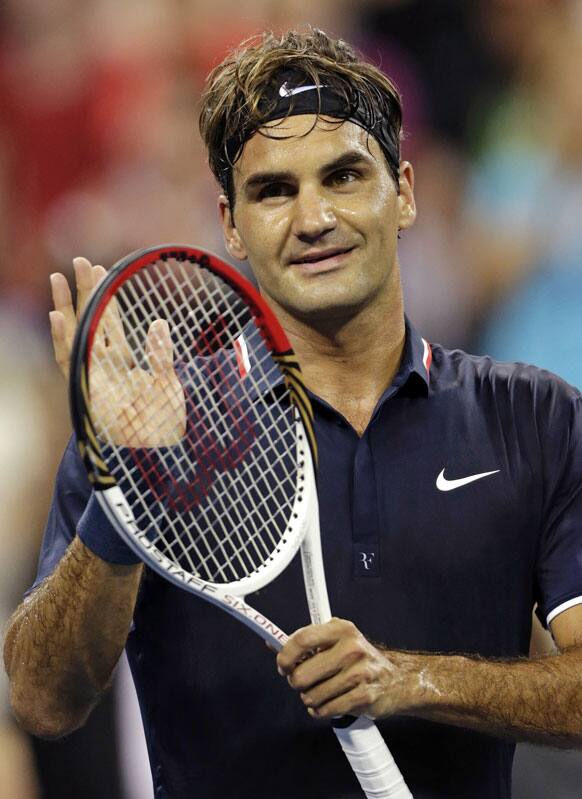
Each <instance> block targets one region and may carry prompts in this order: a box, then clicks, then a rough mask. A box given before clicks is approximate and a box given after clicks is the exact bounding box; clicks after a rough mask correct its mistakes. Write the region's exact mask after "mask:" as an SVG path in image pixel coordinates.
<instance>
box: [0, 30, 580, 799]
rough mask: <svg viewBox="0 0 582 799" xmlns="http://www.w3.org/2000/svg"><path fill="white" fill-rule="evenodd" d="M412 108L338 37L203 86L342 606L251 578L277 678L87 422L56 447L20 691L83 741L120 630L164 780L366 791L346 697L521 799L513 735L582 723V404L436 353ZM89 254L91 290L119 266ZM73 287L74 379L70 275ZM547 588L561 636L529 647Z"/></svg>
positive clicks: (430, 761)
mask: <svg viewBox="0 0 582 799" xmlns="http://www.w3.org/2000/svg"><path fill="white" fill-rule="evenodd" d="M400 119H401V112H400V101H399V97H398V94H397V92H396V90H395V88H394V87H393V85H392V84H391V83H390V81H389V80H388V79H387V78H386V77H384V76H383V75H382V74H381V73H380V72H378V71H377V70H376V69H375V68H373V67H372V66H370V65H368V64H365V63H363V62H361V61H359V60H358V59H357V58H356V56H355V55H354V53H353V51H352V50H351V49H350V48H349V47H348V46H347V45H346V44H345V43H343V42H341V41H333V40H331V39H329V38H328V37H327V36H325V34H323V33H321V32H318V31H314V32H312V33H310V34H306V35H300V34H296V33H290V34H287V35H286V36H284V37H282V38H281V39H277V38H275V37H273V36H270V35H269V36H265V37H264V38H263V39H262V40H260V41H258V42H257V43H255V44H254V45H250V46H247V47H246V48H245V49H243V50H242V51H241V52H239V53H237V54H235V55H233V56H232V57H231V58H229V59H227V61H225V62H224V63H223V64H222V65H220V66H219V67H217V68H216V69H215V71H214V72H213V74H212V75H211V76H210V79H209V87H208V91H207V93H206V94H205V96H204V98H203V104H202V114H201V131H202V135H203V138H204V140H205V142H206V144H207V146H208V148H209V156H210V164H211V167H212V169H213V171H214V173H215V175H216V176H217V178H218V180H219V181H220V183H221V185H222V188H223V191H224V194H222V195H221V197H220V200H219V208H220V213H221V218H222V223H223V227H224V233H225V239H226V244H227V247H228V250H229V252H230V254H231V255H232V256H233V257H234V258H236V259H248V260H249V262H250V263H251V265H252V268H253V270H254V274H255V276H256V278H257V281H258V283H259V286H260V288H261V291H262V293H263V294H264V296H265V297H266V299H267V300H268V302H269V303H270V305H271V306H272V308H273V310H274V311H275V313H276V314H277V316H278V318H279V320H280V321H281V323H282V325H283V327H284V328H285V330H286V332H287V335H288V336H289V339H290V341H291V343H292V345H293V347H294V349H295V351H296V353H297V355H298V358H299V361H300V363H301V366H302V369H303V371H304V376H305V381H306V384H307V386H308V388H309V389H310V391H311V395H312V400H313V404H314V408H315V414H316V434H317V438H318V444H319V449H320V472H319V484H318V490H319V494H320V504H321V517H322V535H323V546H324V556H325V559H326V567H327V577H328V582H329V588H330V598H331V605H332V608H333V609H334V612H335V613H336V614H337V616H338V617H341V618H336V619H334V620H333V621H331V622H330V623H328V624H325V625H321V626H314V625H308V626H304V625H305V623H306V611H305V603H304V598H303V596H302V588H301V578H300V575H299V571H298V570H299V567H298V565H297V563H296V562H295V563H294V564H292V566H291V567H290V569H289V570H288V571H286V572H285V573H284V575H283V576H282V577H281V578H280V579H279V580H278V581H277V582H276V583H275V584H273V585H271V586H268V587H267V588H265V589H263V590H262V591H260V592H258V595H255V596H253V597H252V603H253V605H256V606H258V607H259V608H260V609H261V610H262V611H263V612H265V614H266V615H267V616H269V617H271V618H274V619H277V621H278V622H279V623H280V624H281V626H282V627H283V628H284V629H296V630H297V632H296V633H295V634H294V635H292V637H291V638H290V640H289V642H288V644H287V645H286V646H285V647H284V648H283V650H282V651H281V652H280V653H279V655H278V656H277V670H278V672H279V674H277V671H276V670H275V665H274V663H273V658H272V655H270V653H268V652H265V651H263V648H262V647H261V646H257V644H256V642H255V641H253V640H252V639H250V638H249V635H248V632H247V631H246V630H245V629H244V628H243V627H242V626H241V625H240V624H238V623H237V622H235V621H233V620H232V619H230V618H229V617H227V616H226V615H225V614H221V613H220V611H217V610H216V609H215V608H213V607H211V606H208V605H206V604H205V603H201V602H199V601H197V600H196V599H195V598H193V597H191V596H190V595H188V594H187V593H186V592H183V591H180V590H179V589H177V588H175V587H174V586H172V585H171V584H169V583H167V582H166V581H164V580H163V579H161V578H159V577H158V576H157V575H155V574H153V573H152V572H151V571H149V570H147V569H145V570H144V569H143V568H142V567H141V566H140V565H139V564H136V563H135V557H134V556H133V554H132V553H131V552H129V550H127V548H126V547H125V546H124V545H123V544H122V543H121V541H120V540H119V539H118V538H117V536H116V534H115V532H114V531H113V530H112V529H111V528H110V527H109V525H108V524H107V523H106V521H105V519H104V517H103V515H102V514H101V513H100V511H99V508H98V505H97V504H96V503H95V502H94V501H93V500H91V499H90V490H89V487H88V485H87V484H86V480H85V478H84V473H83V470H82V467H81V465H80V462H79V458H78V455H77V453H76V449H75V446H74V443H72V444H71V445H70V447H69V449H68V450H67V452H66V454H65V457H64V460H63V464H62V465H61V469H60V472H59V476H58V480H57V487H56V493H55V499H54V502H53V507H52V509H51V514H50V517H49V523H48V526H47V531H46V535H45V542H44V545H43V552H42V556H41V563H40V567H39V574H38V576H37V581H36V583H35V587H34V590H33V591H32V593H31V594H30V595H29V597H28V599H27V601H26V602H25V603H23V605H21V607H20V608H19V609H18V610H17V611H16V613H15V616H14V619H13V622H12V625H11V627H10V629H9V631H8V635H7V639H6V647H5V661H6V665H7V670H8V672H9V674H10V677H11V681H12V701H13V706H14V709H15V712H16V714H17V716H18V717H19V718H20V719H21V721H22V723H24V724H25V726H27V727H28V728H29V729H31V730H33V731H34V732H36V733H37V734H40V735H47V736H59V735H63V734H66V733H67V732H68V731H69V730H72V729H74V728H76V727H78V726H79V725H81V724H82V723H83V722H84V720H85V719H86V717H87V716H88V714H89V713H90V711H91V709H92V707H93V706H94V705H95V704H96V702H97V701H98V700H99V696H100V695H101V693H102V692H103V691H104V690H105V689H106V688H107V686H108V684H109V682H110V679H111V673H112V670H113V668H114V666H115V663H116V662H117V659H118V657H119V655H120V653H121V651H122V649H123V647H124V646H126V647H127V651H128V655H129V658H130V662H131V666H132V670H133V675H134V679H135V682H136V687H137V690H138V695H139V698H140V703H141V708H142V714H143V718H144V725H145V729H146V735H147V739H148V746H149V753H150V759H151V764H152V772H153V779H154V785H155V792H156V796H157V797H172V799H182V797H192V796H199V797H215V796H224V795H230V796H237V797H239V796H240V797H256V796H265V797H266V796H270V797H295V796H297V795H303V796H310V797H316V796H317V797H334V799H338V797H357V796H360V795H361V794H360V791H359V788H358V786H357V784H356V781H355V779H354V777H353V775H352V774H351V772H350V769H349V767H348V765H347V763H346V762H345V761H344V759H343V755H342V754H341V752H340V751H339V749H338V747H337V743H336V741H335V740H334V736H333V735H332V734H331V733H330V731H329V730H328V729H327V726H326V724H325V723H324V724H321V723H319V720H327V719H329V718H330V717H332V716H334V715H338V714H343V713H353V714H368V715H370V716H372V717H374V718H376V719H378V720H379V726H380V729H381V731H382V732H383V734H384V736H385V738H386V739H387V741H388V743H389V746H390V747H391V749H392V751H393V753H394V755H395V758H396V760H397V762H398V764H399V765H400V767H401V769H402V771H403V773H404V776H405V778H406V780H407V782H408V784H409V786H410V788H411V790H412V792H413V794H414V795H415V797H417V799H436V798H437V797H438V798H442V799H445V797H446V799H452V798H453V797H463V799H485V798H486V799H498V798H499V799H500V798H501V797H503V798H505V797H509V796H510V771H511V759H512V755H513V744H512V743H510V742H504V741H503V740H502V739H504V738H506V739H513V740H518V739H524V740H533V741H539V742H546V743H549V744H553V745H559V746H566V747H567V746H578V745H579V744H580V743H581V741H582V707H581V705H582V690H581V688H582V676H581V675H582V670H581V667H582V604H581V603H582V535H581V533H580V519H581V516H582V492H581V491H580V486H581V485H582V421H581V419H582V416H581V413H580V411H581V398H580V395H579V394H578V393H577V392H576V391H575V390H573V389H571V388H570V387H568V386H567V385H565V384H564V383H563V382H561V381H560V380H558V379H557V378H554V377H553V376H551V375H548V374H547V373H544V372H541V371H539V370H536V369H534V368H533V367H526V366H518V365H514V366H510V365H499V364H495V363H493V362H491V361H490V360H489V359H487V358H475V357H472V356H468V355H465V354H464V353H461V352H449V351H446V350H444V349H443V348H441V347H439V346H437V345H435V346H434V347H432V348H431V347H429V345H428V344H427V343H426V342H425V341H424V340H423V339H421V338H420V336H419V335H418V334H417V333H416V331H415V330H414V329H413V328H412V327H411V326H410V325H409V324H408V322H407V321H406V320H405V317H404V313H403V304H402V293H401V289H400V273H399V263H398V256H397V237H398V233H399V231H400V230H405V229H406V228H408V227H409V226H410V225H411V224H412V223H413V222H414V219H415V214H416V211H415V205H414V196H413V171H412V167H411V166H410V164H408V163H406V162H402V163H400V162H399V137H400ZM75 268H76V275H77V284H78V289H79V305H80V307H82V306H83V305H84V303H85V301H86V298H87V295H88V293H89V291H90V290H91V287H92V285H93V283H94V282H95V281H96V280H98V279H99V278H100V276H101V275H102V269H101V268H100V267H91V265H90V264H89V263H88V262H87V261H85V260H84V259H79V260H78V261H77V262H76V264H75ZM53 294H54V300H55V309H56V310H55V312H53V313H52V330H53V338H54V342H55V351H56V355H57V360H58V361H59V363H60V364H61V368H62V369H63V371H64V372H65V374H66V372H67V363H68V357H69V352H70V342H71V337H72V334H73V331H74V327H75V315H74V310H73V308H72V305H71V300H70V293H69V290H68V286H67V285H66V281H65V280H64V278H63V277H62V276H56V277H54V278H53ZM75 530H76V531H77V535H75ZM536 602H537V605H538V612H539V614H540V616H541V618H542V619H543V620H544V622H547V623H549V624H550V627H551V630H552V633H553V635H554V638H555V640H556V643H557V645H558V647H559V648H560V650H561V652H560V654H558V655H556V656H554V657H548V658H545V659H542V660H529V659H527V658H526V655H527V649H528V642H529V635H530V628H531V610H532V606H533V604H534V603H536ZM348 620H349V621H348ZM218 628H220V634H218V631H217V629H218ZM297 628H299V629H297ZM372 641H378V642H381V643H379V644H375V643H372ZM314 652H315V653H316V654H313V653H314ZM419 653H424V654H419ZM457 653H464V654H457ZM279 675H281V676H279ZM284 678H286V679H284ZM287 683H289V684H290V685H291V687H292V688H293V689H295V691H297V692H298V694H299V696H298V697H296V696H293V695H292V692H291V691H290V689H289V687H288V685H287ZM306 710H307V712H306ZM310 717H311V718H310Z"/></svg>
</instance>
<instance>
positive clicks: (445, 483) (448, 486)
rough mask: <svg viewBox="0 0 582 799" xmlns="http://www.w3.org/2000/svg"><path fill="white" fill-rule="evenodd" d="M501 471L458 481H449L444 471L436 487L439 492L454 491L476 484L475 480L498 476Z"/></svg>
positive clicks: (437, 480) (471, 476)
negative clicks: (493, 475)
mask: <svg viewBox="0 0 582 799" xmlns="http://www.w3.org/2000/svg"><path fill="white" fill-rule="evenodd" d="M499 471H500V470H499V469H495V470H494V471H493V472H481V474H471V475H469V477H459V478H458V479H457V480H447V478H446V477H445V470H444V469H443V470H442V472H441V473H440V474H439V476H438V477H437V479H436V487H437V488H438V490H439V491H454V489H455V488H460V487H461V486H466V485H468V484H469V483H474V482H475V480H481V479H482V478H483V477H489V475H491V474H497V472H499Z"/></svg>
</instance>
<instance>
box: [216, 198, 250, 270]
mask: <svg viewBox="0 0 582 799" xmlns="http://www.w3.org/2000/svg"><path fill="white" fill-rule="evenodd" d="M218 212H219V214H220V221H221V222H222V232H223V234H224V243H225V245H226V249H227V251H228V254H229V255H232V257H233V258H236V259H237V261H246V259H247V251H246V249H245V246H244V244H243V243H242V240H241V238H240V236H239V234H238V230H237V229H236V227H235V224H234V219H233V215H232V212H231V209H230V203H229V201H228V198H227V196H226V194H221V195H220V196H219V198H218Z"/></svg>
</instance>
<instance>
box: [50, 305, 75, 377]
mask: <svg viewBox="0 0 582 799" xmlns="http://www.w3.org/2000/svg"><path fill="white" fill-rule="evenodd" d="M49 321H50V326H51V336H52V340H53V349H54V352H55V360H56V362H57V364H58V367H59V369H60V370H61V373H62V374H63V377H64V378H65V380H68V379H69V363H70V360H71V347H70V340H69V339H68V337H67V330H66V323H65V318H64V316H63V314H62V312H61V311H50V313H49Z"/></svg>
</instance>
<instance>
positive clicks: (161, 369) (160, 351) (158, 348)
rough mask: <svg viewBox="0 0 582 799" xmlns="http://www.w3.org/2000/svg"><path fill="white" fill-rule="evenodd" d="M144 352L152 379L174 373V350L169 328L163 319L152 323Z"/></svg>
mask: <svg viewBox="0 0 582 799" xmlns="http://www.w3.org/2000/svg"><path fill="white" fill-rule="evenodd" d="M146 352H147V358H148V363H149V365H150V369H151V370H152V373H153V375H154V378H162V377H166V378H167V377H168V376H169V375H171V374H173V371H174V348H173V345H172V337H171V335H170V326H169V325H168V323H167V321H166V320H165V319H156V320H155V322H152V324H151V325H150V329H149V330H148V334H147V341H146Z"/></svg>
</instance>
